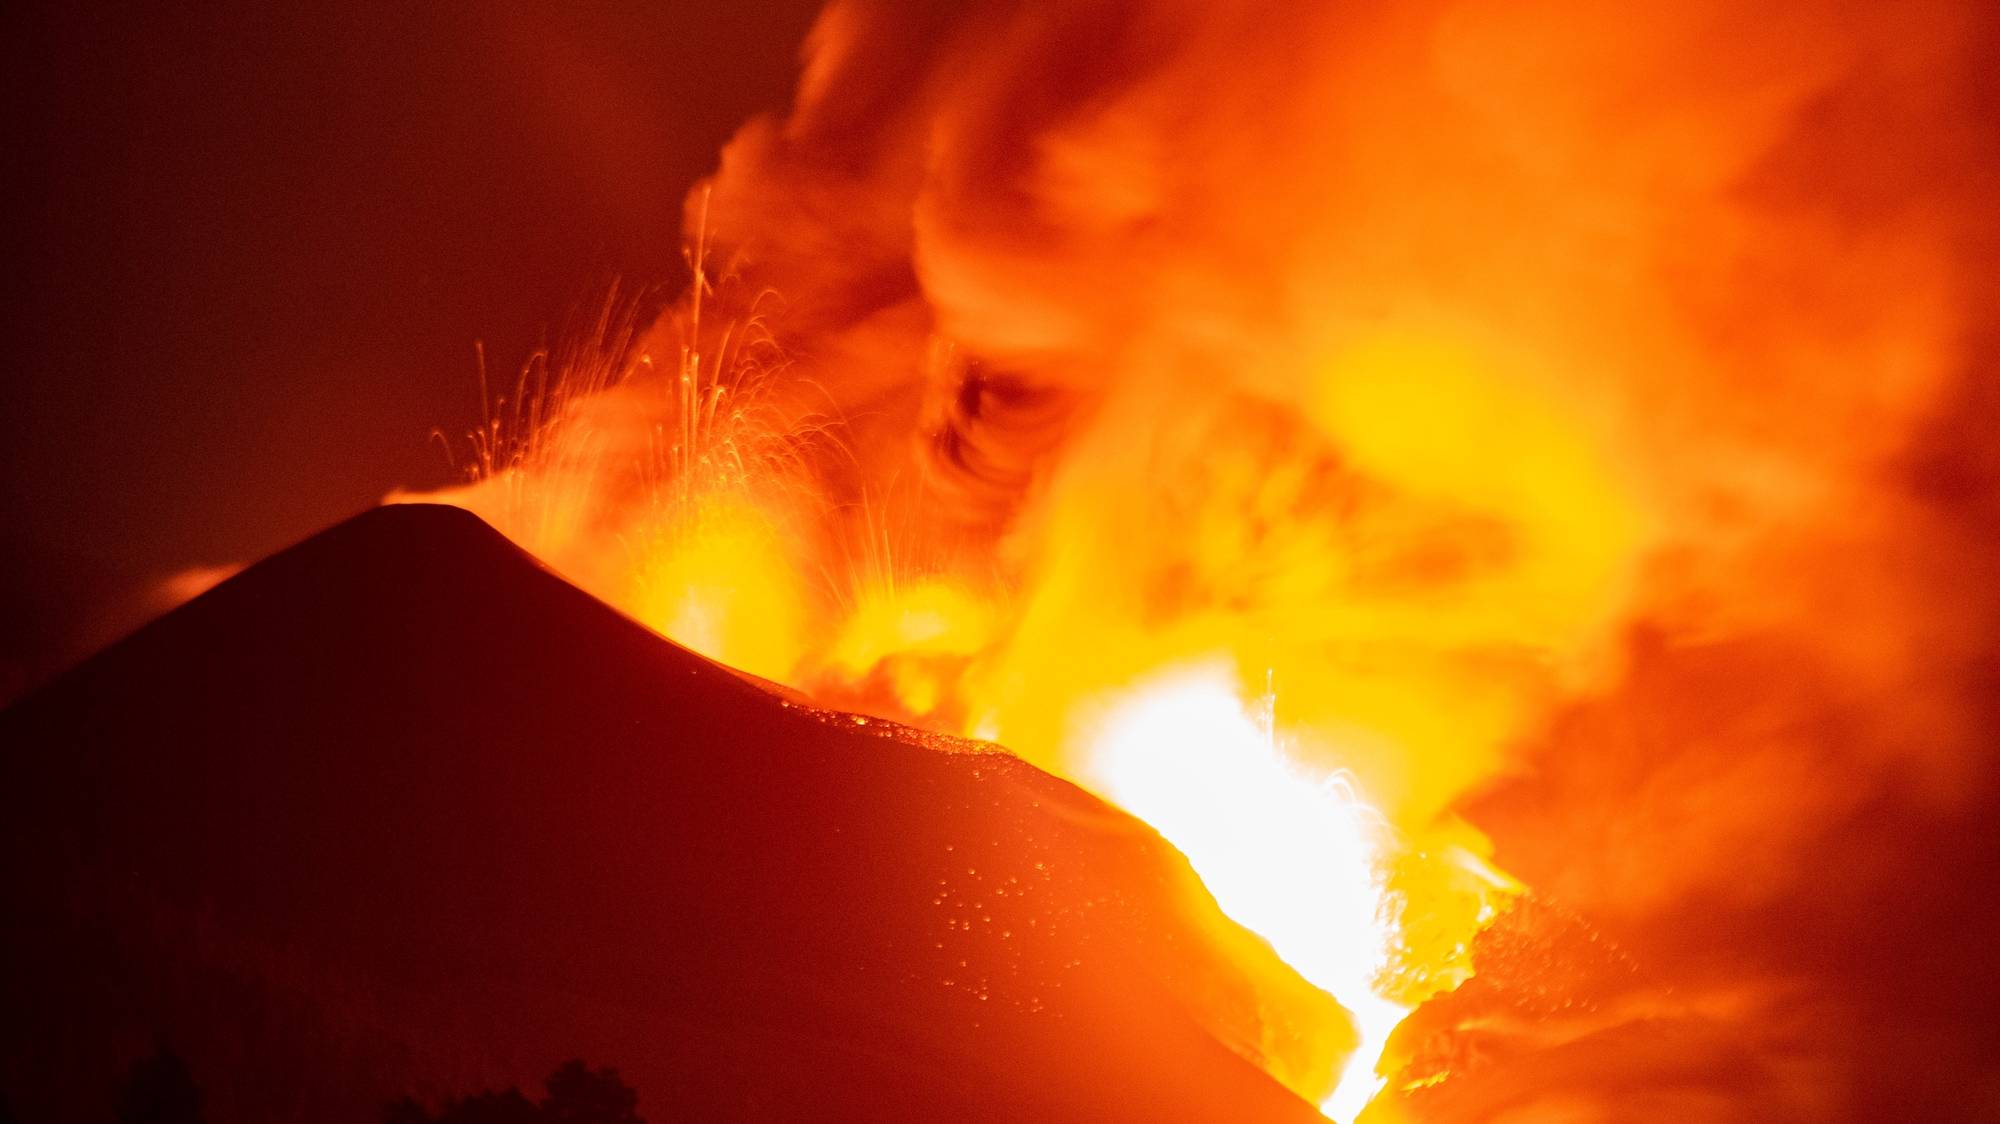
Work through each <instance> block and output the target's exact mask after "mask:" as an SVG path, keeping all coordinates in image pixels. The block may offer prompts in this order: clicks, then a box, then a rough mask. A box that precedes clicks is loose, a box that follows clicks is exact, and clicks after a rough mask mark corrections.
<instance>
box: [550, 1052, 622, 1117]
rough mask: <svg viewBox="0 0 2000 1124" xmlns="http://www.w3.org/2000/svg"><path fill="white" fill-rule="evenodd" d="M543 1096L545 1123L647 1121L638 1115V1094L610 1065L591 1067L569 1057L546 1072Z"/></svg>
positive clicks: (579, 1059) (580, 1060)
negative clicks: (546, 1077) (551, 1070)
mask: <svg viewBox="0 0 2000 1124" xmlns="http://www.w3.org/2000/svg"><path fill="white" fill-rule="evenodd" d="M546 1085H547V1086H548V1091H549V1095H548V1096H546V1097H543V1098H542V1120H543V1121H544V1124H646V1122H645V1121H643V1120H641V1119H639V1113H638V1108H639V1094H638V1093H637V1092H636V1091H635V1090H633V1088H632V1087H631V1086H630V1085H627V1084H625V1083H624V1082H623V1081H620V1080H619V1079H618V1071H617V1070H615V1069H611V1068H609V1067H607V1068H604V1069H595V1070H594V1069H590V1068H588V1067H586V1066H585V1065H584V1064H583V1059H582V1058H571V1059H570V1060H569V1061H566V1062H564V1063H563V1064H562V1065H561V1066H559V1067H557V1069H556V1071H555V1072H554V1073H551V1074H549V1079H548V1081H547V1082H546Z"/></svg>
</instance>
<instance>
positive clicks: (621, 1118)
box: [382, 1058, 646, 1124]
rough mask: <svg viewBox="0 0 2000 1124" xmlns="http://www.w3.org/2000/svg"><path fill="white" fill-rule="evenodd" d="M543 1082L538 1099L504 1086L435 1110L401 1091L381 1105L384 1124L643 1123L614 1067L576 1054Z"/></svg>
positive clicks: (634, 1095) (636, 1100)
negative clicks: (591, 1062)
mask: <svg viewBox="0 0 2000 1124" xmlns="http://www.w3.org/2000/svg"><path fill="white" fill-rule="evenodd" d="M543 1085H544V1086H545V1087H546V1088H547V1090H548V1095H547V1096H545V1097H543V1098H542V1100H541V1103H540V1104H536V1103H535V1102H533V1101H530V1100H529V1099H528V1098H527V1097H524V1096H522V1095H521V1091H520V1090H519V1089H508V1090H507V1091H505V1092H500V1093H494V1092H486V1093H475V1094H473V1095H472V1096H469V1097H459V1098H456V1099H454V1100H451V1101H447V1102H446V1103H445V1106H444V1108H443V1110H442V1111H440V1112H439V1113H438V1114H437V1115H436V1116H432V1115H431V1114H430V1113H429V1112H426V1111H425V1110H424V1107H423V1106H422V1105H420V1104H418V1103H417V1102H416V1101H415V1100H413V1099H412V1098H409V1097H404V1098H403V1099H402V1100H399V1101H395V1102H392V1103H390V1104H388V1105H386V1106H384V1108H383V1110H382V1124H646V1122H645V1121H644V1120H642V1119H640V1117H639V1114H638V1107H639V1094H638V1093H637V1092H636V1091H634V1090H633V1088H632V1087H631V1086H629V1085H627V1084H625V1082H623V1081H621V1080H619V1078H618V1071H617V1070H615V1069H609V1068H606V1069H591V1068H590V1067H588V1066H586V1065H584V1064H583V1060H582V1059H581V1058H575V1059H571V1060H570V1061H566V1062H564V1063H563V1064H562V1065H560V1066H558V1067H557V1068H556V1071H555V1072H554V1073H551V1074H549V1078H548V1080H547V1081H545V1082H543Z"/></svg>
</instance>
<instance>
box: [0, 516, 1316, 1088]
mask: <svg viewBox="0 0 2000 1124" xmlns="http://www.w3.org/2000/svg"><path fill="white" fill-rule="evenodd" d="M0 747H4V748H0V753H4V761H5V763H6V769H7V774H8V776H7V781H6V783H5V785H4V786H0V791H4V795H0V800H4V802H5V806H4V809H0V823H4V824H5V828H4V830H5V832H6V854H7V861H6V865H5V869H6V884H5V893H6V897H7V901H8V909H7V911H6V912H7V918H8V919H7V921H6V922H5V930H4V932H5V956H4V957H3V958H0V964H4V979H5V987H6V1002H5V1003H0V1011H3V1012H4V1013H0V1024H4V1040H5V1050H4V1055H5V1059H6V1061H5V1066H6V1068H5V1072H4V1082H5V1084H4V1090H5V1092H6V1093H7V1095H8V1096H9V1097H10V1098H11V1101H12V1104H13V1109H14V1111H15V1112H17V1113H18V1114H19V1115H20V1117H21V1118H22V1119H24V1120H63V1119H82V1118H85V1117H102V1116H104V1115H105V1114H106V1112H107V1111H108V1105H109V1101H110V1097H111V1092H112V1089H113V1087H114V1085H115V1083H116V1076H117V1074H118V1073H119V1072H120V1071H121V1070H122V1069H123V1068H124V1067H125V1066H126V1065H127V1064H128V1063H129V1062H130V1061H131V1060H132V1059H133V1058H134V1057H137V1056H140V1055H141V1054H143V1053H144V1052H146V1051H147V1050H149V1049H150V1048H151V1047H152V1044H153V1043H155V1042H156V1041H166V1042H171V1043H172V1045H173V1048H174V1049H175V1050H176V1051H177V1052H178V1053H179V1054H181V1055H182V1056H184V1057H185V1058H187V1060H188V1062H189V1066H190V1069H191V1070H192V1072H193V1073H194V1074H195V1076H196V1078H197V1079H198V1080H199V1081H201V1082H202V1084H203V1085H204V1086H205V1087H206V1091H207V1099H208V1104H209V1108H210V1118H211V1119H212V1120H215V1121H220V1122H224V1124H227V1122H229V1121H237V1120H244V1121H248V1120H274V1119H290V1120H303V1121H319V1120H326V1121H333V1120H349V1121H351V1120H362V1119H372V1118H374V1117H375V1116H377V1115H378V1114H379V1112H380V1109H381V1106H382V1104H383V1103H384V1102H385V1101H387V1100H389V1099H392V1098H395V1097H398V1096H402V1095H404V1094H407V1093H415V1094H417V1095H419V1096H420V1097H430V1098H437V1097H439V1096H441V1095H443V1094H446V1093H450V1092H459V1091H465V1090H469V1089H472V1088H477V1087H482V1086H487V1085H495V1084H500V1083H510V1082H511V1083H520V1084H527V1083H529V1081H530V1079H532V1078H534V1077H536V1076H538V1075H540V1074H542V1073H545V1072H547V1071H548V1069H549V1068H550V1067H551V1066H552V1065H553V1064H554V1063H556V1062H557V1061H559V1060H561V1059H563V1058H566V1057H569V1056H572V1055H581V1056H584V1057H586V1058H589V1059H591V1060H592V1061H594V1062H600V1063H604V1064H613V1065H616V1066H617V1067H619V1069H620V1070H621V1072H623V1073H624V1074H625V1075H626V1076H627V1078H628V1079H629V1080H630V1081H631V1083H632V1084H633V1085H634V1086H635V1087H636V1088H637V1089H638V1090H639V1092H640V1096H641V1103H640V1109H641V1111H642V1112H644V1113H647V1114H649V1115H650V1116H651V1118H653V1119H656V1120H657V1119H704V1120H778V1119H800V1118H811V1119H871V1120H884V1121H905V1120H907V1121H936V1120H946V1119H958V1120H995V1121H999V1120H1077V1121H1084V1120H1089V1121H1141V1120H1177V1121H1208V1120H1213V1121H1231V1122H1245V1121H1273V1122H1283V1121H1298V1122H1306V1121H1312V1120H1316V1119H1319V1117H1318V1116H1317V1115H1316V1114H1315V1113H1314V1111H1313V1110H1312V1108H1311V1107H1309V1106H1308V1104H1307V1103H1306V1102H1305V1101H1304V1100H1303V1099H1301V1098H1300V1097H1298V1096H1295V1095H1294V1094H1293V1093H1292V1092H1290V1091H1287V1089H1286V1088H1284V1087H1283V1086H1281V1085H1280V1083H1279V1082H1277V1081H1274V1080H1272V1079H1271V1078H1270V1077H1269V1076H1267V1073H1272V1072H1285V1071H1287V1070H1288V1068H1289V1069H1292V1070H1298V1071H1301V1072H1303V1071H1306V1070H1310V1069H1312V1068H1314V1067H1318V1068H1319V1069H1321V1070H1324V1069H1326V1068H1328V1067H1329V1066H1330V1065H1331V1064H1333V1062H1335V1061H1337V1059H1338V1055H1339V1054H1340V1053H1341V1052H1342V1051H1343V1050H1344V1049H1346V1047H1347V1045H1348V1043H1347V1042H1345V1041H1338V1042H1328V1041H1323V1040H1317V1039H1315V1037H1314V1036H1315V1035H1317V1036H1318V1038H1319V1039H1324V1038H1325V1037H1326V1036H1327V1035H1326V1032H1325V1031H1324V1030H1323V1028H1325V1027H1327V1026H1333V1027H1335V1028H1344V1027H1345V1025H1346V1022H1345V1020H1344V1019H1343V1018H1342V1017H1341V1015H1340V1013H1339V1012H1338V1011H1337V1010H1333V1011H1329V1009H1328V1008H1329V1005H1330V1004H1331V1000H1329V999H1327V998H1326V997H1325V996H1324V995H1322V994H1320V993H1319V992H1317V991H1315V990H1313V989H1311V988H1310V987H1307V986H1306V985H1304V984H1303V983H1302V982H1300V981H1299V980H1298V979H1297V977H1296V976H1293V975H1292V974H1291V973H1290V972H1289V970H1287V969H1285V968H1284V967H1283V966H1282V965H1281V964H1280V963H1279V962H1278V961H1277V960H1276V959H1275V958H1274V957H1272V956H1271V955H1270V953H1269V952H1268V950H1265V949H1263V948H1262V947H1261V945H1259V944H1258V942H1256V941H1255V940H1253V939H1251V938H1250V937H1248V936H1247V934H1245V933H1243V932H1242V931H1241V930H1239V929H1236V928H1234V927H1233V926H1232V925H1230V923H1228V922H1227V921H1226V920H1224V919H1223V918H1222V916H1221V915H1220V914H1219V913H1218V912H1217V911H1216V909H1215V906H1214V904H1213V901H1212V900H1211V899H1210V898H1209V897H1208V896H1207V894H1206V892H1205V891H1203V890H1202V889H1201V887H1200V884H1199V882H1198V881H1197V880H1196V879H1195V878H1194V876H1193V874H1192V873H1191V871H1190V870H1189V868H1188V866H1187V864H1186V862H1185V861H1184V860H1183V859H1182V858H1181V856H1180V855H1179V854H1178V853H1177V852H1176V851H1174V850H1173V849H1172V848H1171V847H1170V846H1168V845H1167V844H1166V843H1164V842H1163V841H1162V840H1161V839H1160V838H1159V837H1158V836H1157V835H1156V834H1154V832H1153V831H1151V830H1150V829H1149V828H1147V827H1145V826H1144V825H1142V824H1141V823H1139V822H1138V821H1136V820H1134V819H1132V818H1130V817H1129V816H1126V815H1125V814H1123V813H1121V812H1119V811H1117V810H1115V809H1113V808H1111V807H1109V806H1107V805H1105V804H1103V803H1101V802H1099V801H1098V800H1096V799H1095V798H1093V797H1091V796H1089V795H1087V794H1085V793H1083V792H1082V791H1080V790H1078V789H1076V788H1074V787H1072V786H1071V785H1069V784H1068V783H1066V782H1064V781H1061V780H1058V779H1055V778H1053V777H1051V776H1049V775H1047V774H1044V773H1042V772H1040V771H1039V770H1037V769H1035V768H1033V767H1031V766H1029V765H1027V764H1026V763H1024V762H1022V761H1020V760H1018V759H1016V758H1014V757H1012V756H1010V755H1009V754H1007V753H1005V752H1002V751H999V750H997V749H995V748H993V747H990V746H985V745H981V744H977V743H970V742H961V741H957V740H954V739H948V738H942V737H938V736H934V735H927V734H919V733H916V732H914V731H911V730H908V729H905V728H902V727H899V726H895V725H892V724H887V723H883V722H879V721H873V720H869V719H865V718H860V717H855V716H849V715H842V714H834V713H828V712H823V711H820V710H817V709H814V708H813V707H810V706H808V705H806V704H805V703H803V702H802V701H801V700H799V699H797V698H794V697H790V696H788V695H787V694H786V693H785V692H784V691H783V690H782V689H780V688H775V687H773V686H771V685H769V684H765V683H762V682H760V681H755V680H752V679H749V678H747V677H745V676H741V675H738V674H736V673H734V672H732V671H730V670H728V669H726V668H724V667H722V666H720V665H718V664H715V663H712V662H710V661H708V660H705V659H703V658H702V657H700V656H697V655H695V654H693V653H691V652H689V651H687V650H684V649H682V648H680V647H678V646H676V645H674V644H673V643H671V642H669V641H667V640H664V639H662V638H661V637H660V636H658V635H657V634H655V633H653V632H651V631H649V630H647V629H646V628H644V627H642V626H640V625H639V624H637V623H635V622H633V621H632V620H630V619H628V618H626V617H625V616H623V615H621V614H620V613H618V612H617V611H615V610H613V609H611V608H609V607H608V606H606V605H604V604H603V603H601V602H599V601H597V600H595V599H593V598H592V597H590V596H589V595H587V594H585V593H583V592H581V591H580V590H578V589H577V588H575V587H574V586H572V585H570V584H568V583H567V582H566V581H564V580H563V579H562V578H561V577H559V576H558V575H557V574H555V573H553V572H551V571H550V570H548V569H546V568H544V567H543V566H542V565H540V564H539V563H537V562H536V561H534V560H533V559H532V558H530V557H529V556H528V555H526V554H524V553H522V552H521V551H520V550H518V549H516V548H515V547H514V546H512V545H511V544H509V543H508V542H507V541H506V540H505V539H503V538H502V537H501V536H500V535H499V534H497V533H496V532H494V531H493V530H491V529H490V528H489V527H487V526H486V525H485V524H484V523H482V522H480V520H479V519H478V518H476V517H475V516H472V515H470V514H467V513H465V512H463V511H460V510H457V509H454V508H446V507H436V506H427V505H400V506H389V507H382V508H378V509H375V510H373V511H369V512H367V513H365V514H363V515H360V516H358V517H356V518H354V519H352V520H350V521H348V522H346V523H343V524H341V525H339V526H336V527H334V528H332V529H331V530H328V531H326V532H324V533H322V534H320V535H318V536H316V537H314V538H311V539H309V540H307V541H306V542H304V543H301V544H299V545H297V546H295V547H293V548H291V549H289V550H286V551H283V552H281V553H280V554H278V555H275V556H273V557H271V558H269V559H267V560H265V561H263V562H262V563H259V564H257V565H254V566H252V567H250V568H249V569H247V570H246V571H244V572H243V573H241V574H239V575H238V576H236V577H235V578H233V579H231V580H229V581H227V582H225V583H223V584H222V585H220V586H218V587H216V588H215V589H213V590H211V591H209V592H208V593H206V594H204V595H202V596H201V597H198V598H196V599H195V600H193V601H192V602H190V603H188V604H186V605H184V606H182V607H181V608H179V609H177V610H175V611H174V612H172V613H169V614H167V615H166V616H164V617H162V618H160V619H159V620H156V621H155V622H153V623H152V624H150V625H148V626H147V627H145V628H143V629H141V630H140V631H138V632H137V633H135V634H134V635H132V636H130V637H129V638H127V639H126V640H124V641H123V642H121V643H119V644H117V645H115V646H113V647H112V648H110V649H108V650H106V651H104V652H102V653H100V654H99V655H97V656H96V657H94V658H92V659H91V660H89V661H87V662H86V663H84V664H83V665H81V666H79V667H77V668H76V669H74V670H73V671H71V672H70V673H69V674H67V675H66V676H64V677H62V678H60V679H58V680H56V681H55V682H53V683H51V684H49V685H48V686H46V687H44V688H43V689H42V690H40V691H38V692H36V693H34V694H32V695H30V696H29V697H27V698H26V699H24V700H22V701H21V702H19V703H18V704H16V705H15V706H14V707H13V708H12V709H11V710H9V711H7V712H6V713H5V714H4V715H0ZM1335 1033H1336V1034H1337V1033H1339V1031H1338V1030H1337V1031H1336V1032H1335Z"/></svg>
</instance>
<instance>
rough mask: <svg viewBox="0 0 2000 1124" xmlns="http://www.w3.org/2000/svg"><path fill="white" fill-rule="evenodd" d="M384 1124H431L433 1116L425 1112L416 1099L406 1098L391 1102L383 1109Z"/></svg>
mask: <svg viewBox="0 0 2000 1124" xmlns="http://www.w3.org/2000/svg"><path fill="white" fill-rule="evenodd" d="M382 1124H431V1114H430V1113H428V1112H426V1111H424V1106H423V1105H420V1104H418V1103H417V1100H416V1098H415V1097H404V1098H403V1099H402V1100H400V1101H390V1102H389V1104H388V1105H387V1106H386V1107H385V1108H383V1109H382Z"/></svg>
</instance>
